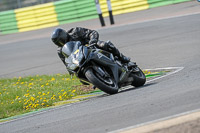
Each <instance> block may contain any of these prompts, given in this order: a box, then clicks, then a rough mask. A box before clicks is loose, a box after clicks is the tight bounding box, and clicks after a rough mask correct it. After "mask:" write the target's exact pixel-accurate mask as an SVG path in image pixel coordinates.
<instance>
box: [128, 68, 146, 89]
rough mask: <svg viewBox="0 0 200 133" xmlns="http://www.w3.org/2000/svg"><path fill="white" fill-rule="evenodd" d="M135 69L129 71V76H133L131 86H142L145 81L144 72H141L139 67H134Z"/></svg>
mask: <svg viewBox="0 0 200 133" xmlns="http://www.w3.org/2000/svg"><path fill="white" fill-rule="evenodd" d="M134 69H135V71H134V72H132V73H131V76H132V77H133V79H134V80H133V82H132V86H135V87H140V86H143V85H144V84H145V82H146V77H145V74H144V73H143V72H142V70H141V69H140V68H139V67H135V68H134Z"/></svg>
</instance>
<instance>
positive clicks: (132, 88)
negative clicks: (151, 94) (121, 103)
mask: <svg viewBox="0 0 200 133" xmlns="http://www.w3.org/2000/svg"><path fill="white" fill-rule="evenodd" d="M154 84H157V83H148V84H145V85H143V86H141V87H131V88H128V89H126V90H121V91H119V92H118V93H123V92H127V91H132V90H136V89H142V88H146V87H148V86H151V85H154Z"/></svg>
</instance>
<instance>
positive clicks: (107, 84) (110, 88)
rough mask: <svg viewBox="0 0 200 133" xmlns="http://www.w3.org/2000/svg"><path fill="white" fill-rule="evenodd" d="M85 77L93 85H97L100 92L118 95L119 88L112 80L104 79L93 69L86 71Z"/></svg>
mask: <svg viewBox="0 0 200 133" xmlns="http://www.w3.org/2000/svg"><path fill="white" fill-rule="evenodd" d="M85 76H86V77H87V79H88V80H89V81H90V82H91V83H92V84H93V85H95V86H96V87H97V88H99V89H100V90H102V91H104V92H106V93H108V94H116V93H118V90H119V88H118V86H117V84H116V83H115V81H114V80H113V79H112V78H110V77H106V78H105V77H102V76H101V75H100V74H98V73H97V72H95V71H94V70H93V69H92V68H89V69H88V70H87V71H86V73H85Z"/></svg>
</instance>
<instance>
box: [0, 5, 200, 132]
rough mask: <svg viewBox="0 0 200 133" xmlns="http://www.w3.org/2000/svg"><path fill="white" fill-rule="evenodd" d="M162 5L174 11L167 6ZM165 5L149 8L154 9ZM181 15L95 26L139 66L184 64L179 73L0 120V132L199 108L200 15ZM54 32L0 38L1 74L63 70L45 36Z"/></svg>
mask: <svg viewBox="0 0 200 133" xmlns="http://www.w3.org/2000/svg"><path fill="white" fill-rule="evenodd" d="M187 5H190V6H187ZM191 5H193V6H191ZM176 6H177V7H176V9H177V8H183V7H185V9H186V7H188V8H193V7H195V4H194V2H188V3H186V4H177V5H176ZM163 8H166V9H173V8H172V7H171V6H167V7H163ZM163 8H157V9H153V10H155V12H154V13H155V14H156V11H157V10H161V9H163ZM198 9H200V8H199V7H198ZM151 11H152V10H149V12H151ZM198 11H199V10H198ZM142 13H143V14H145V13H147V12H146V11H143V12H141V14H142ZM151 13H152V14H153V11H152V12H151ZM157 13H158V12H157ZM138 14H139V13H138ZM152 14H146V15H147V16H148V15H152ZM159 14H160V13H159ZM190 14H191V13H190ZM128 15H130V16H131V14H128ZM132 15H133V14H132ZM182 15H183V16H179V17H169V18H166V19H157V20H151V21H145V22H141V23H139V22H138V23H132V24H131V22H129V24H126V25H121V26H112V27H109V28H103V29H98V31H99V33H100V39H101V40H111V41H112V42H113V43H114V44H115V45H116V47H118V48H119V49H120V51H121V52H122V53H124V54H125V55H127V56H129V57H131V58H132V60H134V61H136V62H137V64H138V65H139V66H140V67H141V68H142V69H145V68H146V69H147V68H162V67H184V69H183V70H182V71H180V72H178V73H176V74H173V75H170V76H168V77H165V78H162V79H159V80H157V81H154V82H152V83H148V84H146V85H145V86H143V87H140V88H139V89H134V88H130V89H128V90H127V91H123V92H121V93H118V94H116V95H106V96H102V97H98V98H95V99H91V100H89V101H84V102H80V103H76V104H71V105H64V106H61V107H57V108H54V109H50V110H46V111H43V112H39V113H37V114H32V115H27V116H25V117H22V118H19V119H16V120H13V121H10V122H5V123H1V124H0V133H12V132H15V133H41V132H43V133H47V132H48V133H55V132H56V133H58V132H67V133H75V132H80V133H94V132H95V133H98V132H101V133H102V132H110V131H115V130H118V129H123V128H126V127H129V126H134V125H137V124H141V123H145V122H148V121H153V120H156V119H160V118H163V117H169V116H172V115H175V114H179V113H183V112H187V111H191V110H196V109H199V107H200V82H199V81H200V52H199V51H200V39H199V35H200V19H199V18H200V13H195V14H191V15H187V13H186V14H182ZM120 17H122V18H123V17H124V16H123V15H122V16H120ZM143 18H145V17H143ZM95 21H96V20H95ZM88 23H92V22H88ZM88 23H85V25H87V24H88ZM67 26H69V25H67ZM70 26H71V25H70ZM92 26H95V23H94V25H92ZM92 26H91V27H92ZM52 30H53V28H49V29H44V30H38V31H32V32H26V33H19V34H14V35H6V36H1V37H0V39H1V43H0V62H1V63H0V68H1V70H0V76H1V77H14V76H27V75H35V74H53V73H64V72H65V68H64V66H63V64H62V63H61V61H60V60H59V58H58V57H57V53H56V47H55V46H54V45H53V44H52V43H51V42H50V39H49V36H50V34H51V33H49V32H50V31H52ZM36 33H37V34H36ZM43 33H46V34H45V35H44V34H43Z"/></svg>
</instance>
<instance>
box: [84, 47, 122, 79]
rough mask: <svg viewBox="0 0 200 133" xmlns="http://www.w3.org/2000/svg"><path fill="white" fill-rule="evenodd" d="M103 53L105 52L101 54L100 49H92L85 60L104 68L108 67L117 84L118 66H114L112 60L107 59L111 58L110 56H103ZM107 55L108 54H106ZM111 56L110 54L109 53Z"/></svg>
mask: <svg viewBox="0 0 200 133" xmlns="http://www.w3.org/2000/svg"><path fill="white" fill-rule="evenodd" d="M103 53H105V52H102V50H100V49H94V50H92V51H91V52H90V53H89V56H88V58H87V60H92V61H94V62H96V63H97V64H101V65H102V66H104V67H109V68H110V69H111V71H112V74H113V77H114V79H115V81H116V83H118V81H119V72H118V70H119V66H118V64H116V63H115V62H114V61H113V59H112V58H109V57H112V56H111V55H107V56H106V55H104V54H103ZM106 53H107V54H108V52H106ZM109 54H111V53H109Z"/></svg>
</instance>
